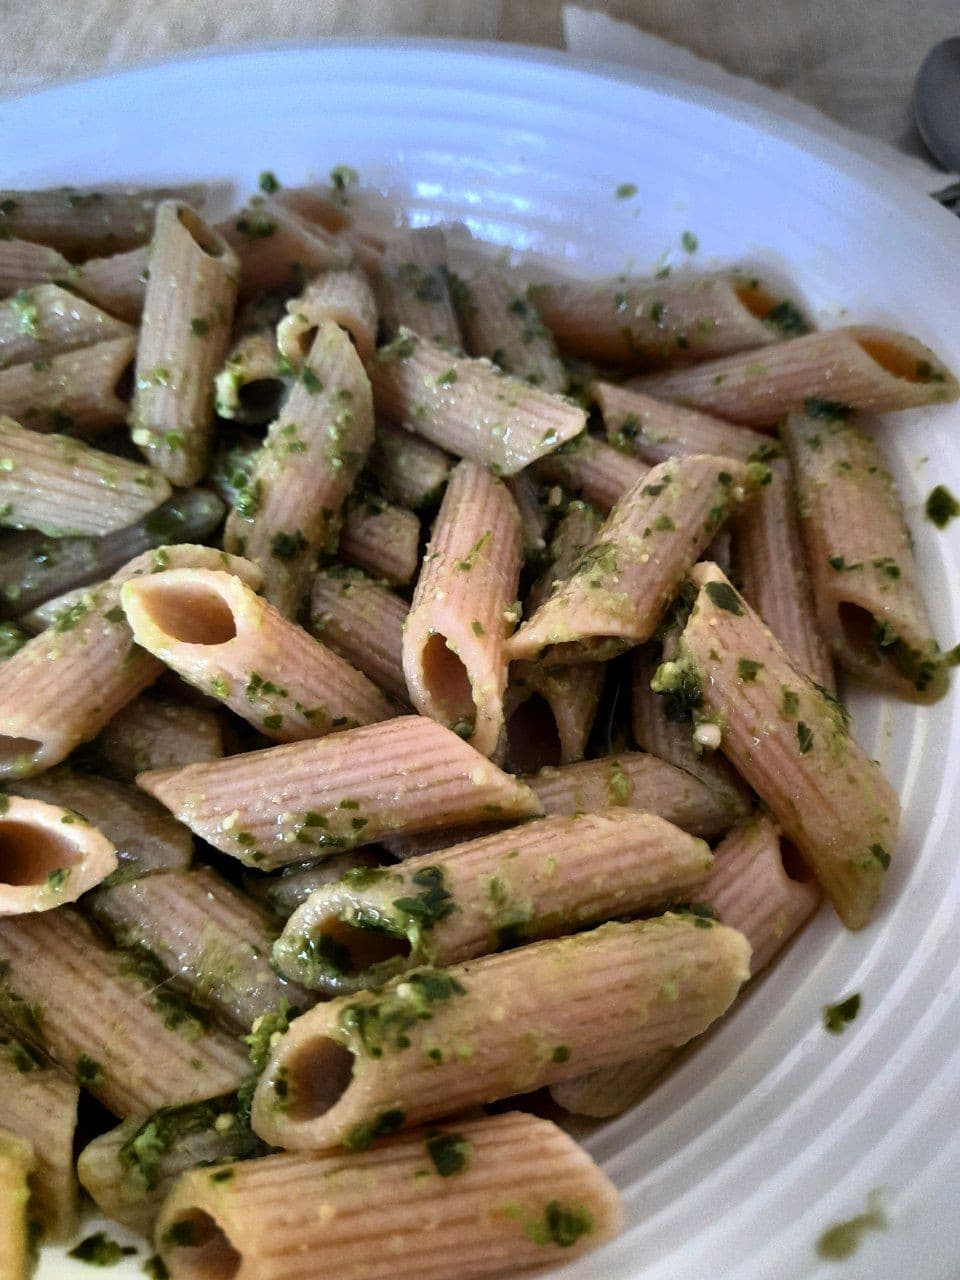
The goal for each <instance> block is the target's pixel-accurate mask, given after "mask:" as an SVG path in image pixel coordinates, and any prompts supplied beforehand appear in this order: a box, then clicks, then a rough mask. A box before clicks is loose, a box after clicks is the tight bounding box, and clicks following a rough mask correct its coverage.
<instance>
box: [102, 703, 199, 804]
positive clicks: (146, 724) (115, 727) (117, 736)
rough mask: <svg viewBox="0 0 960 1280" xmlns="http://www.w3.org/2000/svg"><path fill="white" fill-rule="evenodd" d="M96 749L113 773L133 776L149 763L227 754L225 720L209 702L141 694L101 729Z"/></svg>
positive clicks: (165, 764) (156, 765)
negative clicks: (190, 702)
mask: <svg viewBox="0 0 960 1280" xmlns="http://www.w3.org/2000/svg"><path fill="white" fill-rule="evenodd" d="M91 750H92V752H93V754H94V756H95V758H97V759H99V760H100V761H102V767H103V769H104V770H105V771H106V772H107V773H109V774H110V775H111V776H112V777H114V778H120V779H122V780H123V781H125V782H132V781H133V780H134V778H135V777H136V776H137V774H138V773H143V772H144V771H145V770H147V769H179V768H182V767H183V765H187V764H196V763H197V761H199V760H220V759H222V758H223V754H224V749H223V725H222V722H221V719H220V716H219V715H218V714H217V713H216V712H215V711H210V710H208V709H207V708H206V707H192V706H188V705H187V703H185V702H176V701H173V700H172V699H170V698H167V697H163V698H159V697H154V696H152V695H151V694H141V695H140V697H139V698H134V700H133V701H132V702H128V703H127V705H126V706H125V707H124V708H123V709H122V710H121V711H118V712H117V714H116V715H115V716H114V717H113V719H112V720H111V721H110V723H109V724H108V725H106V727H105V728H103V729H101V731H100V733H99V734H98V735H97V737H96V738H95V739H94V741H93V743H92V746H91ZM138 794H139V793H138Z"/></svg>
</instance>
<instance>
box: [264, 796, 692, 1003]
mask: <svg viewBox="0 0 960 1280" xmlns="http://www.w3.org/2000/svg"><path fill="white" fill-rule="evenodd" d="M712 865H713V859H712V857H711V855H710V849H709V846H708V845H707V844H706V843H705V842H704V841H703V840H698V839H696V838H695V837H694V836H690V835H687V834H686V832H683V831H681V830H679V828H677V827H674V826H671V824H670V823H668V822H664V820H663V819H662V818H657V817H654V815H653V814H649V813H638V812H637V811H636V810H634V809H626V808H615V809H604V810H601V811H600V812H598V813H582V814H577V815H574V816H572V817H553V818H542V819H540V820H539V821H536V822H530V823H527V824H525V825H524V826H521V827H516V828H510V829H508V830H506V831H501V832H498V833H497V834H496V835H490V836H486V837H484V838H482V839H480V840H471V841H469V842H468V843H466V844H455V845H451V847H450V848H448V849H443V850H441V851H439V852H437V853H430V854H426V855H424V856H423V857H420V858H410V859H409V860H408V861H407V862H404V863H403V865H402V866H401V867H397V868H386V867H385V868H382V869H379V870H378V869H372V870H363V869H361V870H359V871H353V872H347V875H346V876H345V877H344V879H342V880H341V881H340V882H339V883H338V884H334V885H330V886H328V887H326V888H322V889H319V890H318V891H317V892H316V893H314V894H313V895H312V896H311V897H310V898H308V900H307V901H306V902H305V903H304V904H303V906H301V907H298V908H297V910H296V911H295V912H294V914H293V915H292V916H291V918H290V919H289V920H288V921H287V924H286V927H285V928H284V931H283V933H282V934H281V935H280V938H279V939H278V941H277V943H276V945H275V946H274V950H273V958H274V962H275V964H276V965H277V966H278V968H279V969H280V971H281V972H282V973H284V974H286V975H287V976H288V977H290V978H293V979H295V980H296V981H299V982H302V983H304V984H305V985H306V986H309V987H313V988H315V989H319V990H321V991H324V992H327V993H330V994H343V993H346V992H352V991H359V990H362V989H363V988H364V987H376V986H379V985H381V983H383V982H384V981H385V980H386V979H387V978H391V977H393V976H394V975H396V974H398V973H402V972H404V971H406V970H407V969H412V968H414V967H415V966H417V965H422V964H432V965H444V966H445V965H450V964H458V963H460V962H461V961H464V960H472V959H473V958H474V957H476V956H482V955H486V954H488V953H489V952H491V951H498V950H500V949H501V948H503V947H505V946H512V945H515V944H516V943H519V942H525V941H528V940H530V939H533V938H549V937H555V936H558V935H560V934H563V933H571V932H573V931H575V930H577V929H581V928H583V927H584V926H585V925H592V924H598V923H600V922H601V921H604V920H609V919H610V918H611V917H613V916H616V917H618V918H621V919H622V918H626V917H630V916H636V915H640V914H641V913H648V912H651V911H655V910H656V909H657V908H659V909H661V910H662V909H663V908H664V907H665V906H667V905H668V904H669V903H675V902H684V901H688V900H689V899H690V896H691V894H693V893H694V891H695V890H697V889H698V888H699V886H700V885H701V884H702V883H703V881H704V879H705V878H706V875H707V872H708V871H709V870H710V868H711V866H712ZM698 896H699V895H698Z"/></svg>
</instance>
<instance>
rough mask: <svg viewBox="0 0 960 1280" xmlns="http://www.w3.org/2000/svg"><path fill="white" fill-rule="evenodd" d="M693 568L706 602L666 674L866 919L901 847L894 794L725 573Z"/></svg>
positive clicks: (835, 893) (810, 858) (845, 914)
mask: <svg viewBox="0 0 960 1280" xmlns="http://www.w3.org/2000/svg"><path fill="white" fill-rule="evenodd" d="M690 576H691V578H692V580H693V582H694V583H695V584H696V586H697V587H698V588H699V592H698V595H697V603H696V606H695V607H694V611H693V613H691V615H690V618H689V620H688V622H687V625H686V627H685V628H684V631H683V635H682V637H681V641H680V650H679V655H678V659H677V661H676V662H672V663H665V664H664V666H663V667H661V669H660V671H659V672H658V674H657V682H658V684H659V686H660V687H661V688H667V689H669V688H670V687H671V686H674V687H676V686H677V685H678V684H679V683H680V682H681V681H682V680H684V679H685V680H686V681H687V682H688V683H691V684H692V683H695V684H697V685H698V688H699V697H700V699H701V703H702V708H703V712H701V713H700V714H701V715H703V714H704V713H706V715H707V716H709V717H712V719H713V729H714V737H715V738H718V739H719V743H718V745H719V746H721V747H722V749H723V752H724V755H726V756H727V758H728V759H729V760H730V761H731V762H732V764H733V765H734V766H735V768H736V769H737V770H738V772H740V773H741V774H742V775H743V777H744V778H745V779H746V780H747V782H749V783H750V785H751V786H752V787H753V789H754V790H755V791H756V793H757V795H759V796H760V798H761V800H763V801H764V803H765V804H766V805H767V806H768V808H769V809H770V811H771V812H772V813H773V815H774V817H775V818H776V819H777V820H778V821H779V822H780V824H781V826H782V827H783V829H784V831H785V832H786V833H787V835H788V836H789V837H790V839H791V840H792V841H793V842H794V844H796V846H797V848H798V849H799V850H800V853H801V855H802V856H803V858H804V860H805V861H806V862H807V863H808V864H809V866H810V869H811V870H812V872H813V874H814V875H815V876H816V877H817V879H818V880H819V882H820V885H821V887H822V888H823V890H824V892H825V893H826V895H827V897H828V898H829V899H830V901H831V902H832V904H833V906H834V907H835V908H836V911H837V914H838V915H839V916H840V918H841V920H842V921H843V923H844V924H845V925H847V927H848V928H851V929H859V928H862V927H863V925H865V924H866V923H867V922H868V920H869V919H870V916H871V914H872V912H873V910H874V908H875V907H876V904H877V900H878V899H879V897H880V891H881V888H882V884H883V873H884V871H885V869H886V868H887V866H889V863H890V857H891V853H892V852H893V851H894V849H895V847H896V840H897V822H898V817H899V805H898V803H897V797H896V795H895V794H894V792H893V789H892V788H891V787H890V784H889V783H888V782H887V781H886V779H885V778H884V777H883V775H882V774H881V772H880V769H879V767H878V766H877V765H876V764H875V763H874V762H873V761H872V760H869V759H868V758H867V756H866V755H865V754H864V752H863V751H862V750H861V749H860V747H858V746H857V744H856V743H855V742H854V740H853V739H852V738H851V737H850V733H849V729H848V727H847V718H846V713H845V712H844V710H843V708H842V706H841V705H840V703H838V702H837V701H836V699H835V698H833V697H832V695H830V694H829V693H827V692H826V691H825V690H822V689H820V688H818V687H817V686H816V685H814V684H812V683H811V681H810V680H809V679H808V678H807V677H806V676H804V675H803V674H802V673H801V672H800V671H799V670H798V669H797V668H796V667H794V666H793V664H792V663H791V662H790V661H789V659H788V658H787V655H786V654H785V652H784V650H783V648H782V647H781V646H780V645H779V644H778V643H777V641H776V640H775V639H774V637H773V635H772V634H771V633H770V631H769V630H768V629H767V628H766V627H765V626H764V625H763V623H762V622H761V621H760V619H759V618H758V617H757V615H756V614H755V613H754V612H753V611H752V610H751V609H750V608H749V606H748V605H747V604H746V603H745V602H744V600H743V599H742V597H741V596H740V595H739V594H738V593H737V592H736V591H734V589H733V587H731V586H730V583H729V582H728V581H727V579H726V578H725V577H724V576H723V574H722V573H721V572H720V570H719V569H717V567H716V566H715V565H711V564H698V565H694V567H693V569H692V570H691V573H690ZM707 727H710V726H709V725H708V726H707ZM758 744H759V745H758Z"/></svg>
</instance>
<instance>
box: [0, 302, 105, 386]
mask: <svg viewBox="0 0 960 1280" xmlns="http://www.w3.org/2000/svg"><path fill="white" fill-rule="evenodd" d="M129 333H130V327H129V325H125V324H124V323H123V322H122V321H121V320H116V319H114V317H113V316H108V315H107V314H106V313H105V312H103V311H100V310H98V309H97V308H96V307H92V306H91V305H90V304H89V302H84V301H83V299H82V298H78V297H77V296H76V294H74V293H68V292H67V290H66V289H61V288H60V286H59V285H55V284H41V285H38V286H37V287H36V288H34V289H24V290H21V291H20V292H18V293H16V294H15V295H14V296H13V297H12V298H8V299H7V300H6V302H0V369H5V368H6V367H7V366H8V365H11V364H24V363H25V362H26V361H28V360H36V361H39V362H43V361H45V360H47V359H49V357H50V356H58V355H62V354H63V352H65V351H74V350H76V348H77V347H92V346H94V345H96V343H98V342H106V341H107V340H108V339H110V338H120V337H123V336H125V335H127V334H129Z"/></svg>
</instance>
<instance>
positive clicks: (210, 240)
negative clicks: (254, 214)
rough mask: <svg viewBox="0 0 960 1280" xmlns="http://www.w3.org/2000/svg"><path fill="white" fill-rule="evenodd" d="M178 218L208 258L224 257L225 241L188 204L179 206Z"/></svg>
mask: <svg viewBox="0 0 960 1280" xmlns="http://www.w3.org/2000/svg"><path fill="white" fill-rule="evenodd" d="M177 218H178V219H179V221H180V225H181V226H182V227H183V228H184V230H185V231H188V232H189V234H190V238H191V239H192V240H193V242H194V244H195V245H196V246H197V248H198V249H202V250H203V252H204V253H205V254H206V255H207V257H208V258H222V257H223V255H224V251H225V249H226V245H225V244H224V242H223V241H222V240H221V239H220V237H219V236H218V235H216V234H215V233H214V232H213V231H211V230H210V228H209V227H208V226H206V225H205V224H204V222H203V220H202V219H201V218H199V217H197V215H196V214H195V213H194V212H193V210H192V209H191V208H190V207H189V206H188V205H185V204H182V205H180V206H179V208H178V209H177Z"/></svg>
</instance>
